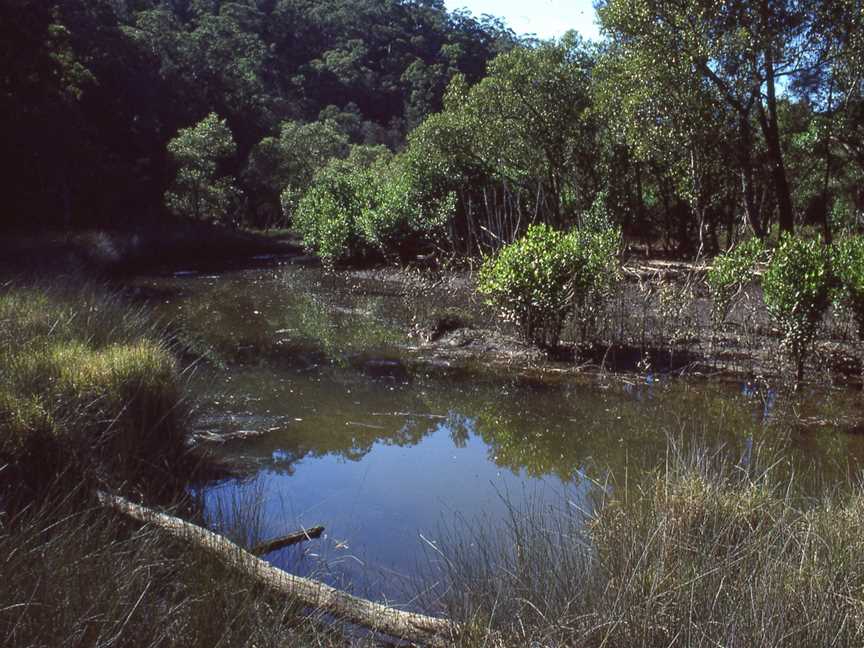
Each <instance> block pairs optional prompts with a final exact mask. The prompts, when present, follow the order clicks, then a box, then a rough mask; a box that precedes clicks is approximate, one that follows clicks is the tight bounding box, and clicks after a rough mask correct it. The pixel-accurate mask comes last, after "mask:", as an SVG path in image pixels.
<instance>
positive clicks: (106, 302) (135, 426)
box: [0, 286, 185, 492]
mask: <svg viewBox="0 0 864 648" xmlns="http://www.w3.org/2000/svg"><path fill="white" fill-rule="evenodd" d="M165 340H166V338H165V336H164V335H163V331H162V330H161V329H160V328H159V327H158V326H157V325H156V324H154V323H153V321H152V320H151V319H150V318H148V317H147V316H146V315H145V313H143V312H142V311H141V310H140V309H136V308H130V306H129V305H128V304H126V303H124V302H123V301H122V300H121V299H120V298H119V297H118V296H116V295H112V294H106V293H105V292H104V291H100V290H97V289H95V288H86V287H85V288H84V289H80V288H79V289H77V290H75V291H74V292H73V291H72V290H71V289H70V290H64V289H57V288H53V289H46V288H42V287H32V286H22V287H15V286H6V287H4V288H2V289H0V465H3V464H6V465H7V466H8V467H7V476H11V477H14V481H15V482H17V483H16V490H18V491H21V490H22V489H23V490H24V491H30V492H38V491H39V490H40V489H41V485H44V484H47V483H49V482H52V481H53V478H54V477H55V476H56V475H58V474H60V473H64V474H66V475H75V478H77V479H81V478H94V479H97V480H100V481H103V482H104V481H112V480H113V481H123V482H127V481H134V480H135V479H136V478H139V477H142V476H143V475H144V473H145V472H146V473H148V474H149V477H150V479H153V478H154V477H155V475H158V473H159V471H160V470H161V469H165V470H167V468H168V466H171V465H175V464H176V462H177V459H178V457H179V456H180V455H182V454H183V452H184V433H185V428H184V408H183V406H182V389H181V385H180V378H179V372H178V367H177V364H176V362H175V359H174V356H173V354H172V353H171V350H170V349H169V348H168V345H167V343H166V342H165ZM13 473H14V475H13ZM6 481H7V483H8V481H9V480H6Z"/></svg>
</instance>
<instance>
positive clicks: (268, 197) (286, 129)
mask: <svg viewBox="0 0 864 648" xmlns="http://www.w3.org/2000/svg"><path fill="white" fill-rule="evenodd" d="M347 154H348V138H347V137H346V136H345V135H344V134H342V133H341V132H339V131H338V130H337V129H336V128H335V127H334V126H333V125H332V124H330V123H325V122H312V123H310V124H301V123H299V122H293V121H291V122H284V123H283V124H282V126H281V128H280V132H279V137H266V138H264V139H263V140H261V141H260V142H259V143H258V144H257V145H256V146H255V148H253V149H252V151H251V153H250V154H249V160H248V161H247V163H246V169H245V171H244V174H243V180H244V183H245V185H246V186H247V187H248V188H249V189H250V190H251V192H252V195H253V196H254V200H255V206H254V208H253V209H254V217H253V222H254V223H255V224H264V225H269V224H273V223H274V222H275V221H276V214H277V213H278V212H279V211H280V209H279V207H280V206H281V212H282V214H283V215H284V219H285V221H290V219H291V217H292V215H293V213H294V210H295V209H296V207H297V201H298V200H299V197H300V196H302V195H303V193H304V192H305V191H306V190H307V189H308V188H309V185H310V184H311V183H312V179H313V178H314V177H315V174H316V173H317V172H318V171H319V170H321V169H322V168H324V166H326V164H327V163H328V162H329V161H330V160H331V159H333V158H344V157H345V156H346V155H347ZM262 212H263V213H262Z"/></svg>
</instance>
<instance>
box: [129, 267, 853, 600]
mask: <svg viewBox="0 0 864 648" xmlns="http://www.w3.org/2000/svg"><path fill="white" fill-rule="evenodd" d="M140 287H141V288H142V289H143V290H145V291H146V294H147V295H149V297H150V299H151V301H152V302H154V304H156V305H158V308H159V309H160V310H161V312H162V313H163V315H164V316H166V317H167V318H170V319H171V320H172V321H174V322H176V323H177V324H178V325H179V327H180V328H182V330H184V331H185V333H184V335H186V336H187V338H188V342H189V344H190V346H192V347H193V348H194V350H195V351H196V353H199V354H202V355H203V356H204V357H205V360H203V361H201V362H199V363H197V364H196V366H195V367H194V368H193V369H192V370H191V371H190V378H189V380H190V385H191V387H192V391H193V393H194V395H195V399H196V402H197V403H198V405H197V408H198V411H197V416H196V426H197V429H198V432H199V434H200V435H201V436H202V437H205V438H211V439H221V438H224V437H226V436H228V437H231V436H232V435H233V436H239V437H240V438H234V439H233V440H227V441H222V442H219V443H216V442H210V443H211V444H212V447H213V449H214V452H216V453H217V454H218V455H220V456H221V457H222V458H224V459H227V460H229V461H230V462H231V463H232V464H233V465H235V466H237V467H238V470H239V473H240V475H242V476H239V477H237V478H233V479H229V480H224V481H222V482H219V483H216V484H211V485H209V486H208V487H207V488H206V489H205V490H204V501H205V505H206V509H207V511H208V514H209V515H210V518H211V520H212V523H213V525H214V526H218V527H221V528H222V529H223V530H224V531H225V532H227V533H231V531H232V526H235V524H236V525H239V526H242V527H243V528H244V529H246V530H247V532H249V531H250V530H251V531H252V532H254V535H255V536H256V537H255V538H251V539H253V540H254V539H269V538H271V537H275V536H279V535H283V534H285V533H287V532H290V531H294V530H297V529H300V528H304V527H311V526H315V525H323V526H324V527H325V528H326V532H325V534H324V536H323V537H322V538H321V539H318V540H313V541H311V542H309V543H306V544H305V545H303V546H302V547H300V548H296V547H295V548H287V549H284V550H281V551H278V552H274V553H272V554H270V555H269V556H268V557H267V558H268V560H271V561H273V562H274V563H276V564H278V565H281V566H285V567H286V568H288V569H290V570H291V571H292V572H294V573H301V574H311V575H314V576H315V577H317V578H321V579H322V580H325V581H327V582H330V583H332V584H335V585H338V586H340V587H344V588H347V589H350V590H351V591H354V592H355V593H359V594H362V595H365V596H369V597H371V598H375V599H379V600H387V601H390V602H397V603H400V604H403V605H406V606H409V607H422V605H420V604H419V603H416V602H415V601H413V599H412V596H413V595H414V594H415V593H416V592H417V591H418V590H421V589H422V588H423V587H426V586H428V587H434V573H435V566H436V564H437V562H438V561H439V560H442V559H443V558H442V554H441V553H440V552H441V551H444V552H445V553H446V546H447V542H448V541H450V540H452V539H453V538H454V537H456V536H458V535H459V533H460V529H461V530H462V531H464V530H466V529H471V528H472V527H474V528H476V527H477V526H478V525H486V526H495V525H504V524H506V523H507V519H508V516H509V515H510V514H511V512H512V510H513V509H517V510H518V509H519V508H520V507H524V506H535V507H536V506H541V507H545V508H546V509H547V510H549V511H551V512H553V514H561V515H568V514H577V513H580V514H581V513H584V512H590V510H591V507H592V506H594V505H595V503H596V502H597V501H598V500H599V499H600V498H602V497H603V496H604V495H605V494H608V493H611V492H615V491H616V490H617V491H621V490H622V489H628V488H637V487H638V484H639V482H640V480H642V479H644V478H645V476H646V475H649V474H651V473H652V472H653V471H656V470H658V469H659V468H660V467H662V466H663V465H665V463H666V462H667V461H669V459H670V451H671V450H670V447H671V446H670V443H674V444H676V445H677V446H688V445H692V446H700V447H709V448H722V452H723V453H725V454H726V455H728V457H729V458H730V460H731V461H733V462H735V463H737V464H738V465H739V466H741V468H742V469H747V467H748V466H749V464H750V462H751V460H752V454H753V452H754V451H758V452H761V453H762V454H763V455H764V456H768V457H770V456H772V453H778V452H780V450H781V449H782V454H783V456H784V457H785V459H784V461H782V462H781V463H779V464H778V465H777V467H776V468H775V470H777V471H786V472H789V473H792V472H794V473H795V475H796V479H795V483H796V484H798V485H799V487H801V488H805V489H808V490H819V489H825V488H832V487H834V485H835V484H840V483H844V482H845V481H847V479H848V475H849V474H851V473H853V472H854V471H856V470H857V469H858V466H859V464H860V461H861V460H862V459H864V438H862V436H861V435H858V434H854V433H852V432H853V431H852V430H850V424H849V423H848V422H847V421H848V420H850V417H849V416H847V414H848V413H849V412H851V411H855V410H857V409H858V407H859V406H860V405H859V400H858V399H859V398H860V396H859V395H858V394H854V393H850V392H847V391H842V390H827V389H819V390H810V391H805V392H804V393H803V394H796V395H794V397H793V396H787V395H783V394H782V393H779V392H777V391H775V390H774V389H772V388H771V387H770V386H768V385H764V384H762V385H753V384H743V385H742V384H741V383H740V382H739V383H735V382H730V381H724V382H721V381H707V380H704V379H703V380H699V381H687V380H683V379H672V378H669V377H665V376H657V375H651V374H648V375H630V376H626V377H625V376H609V375H603V374H599V373H596V372H595V373H588V374H586V375H584V376H581V377H573V376H571V377H569V378H562V377H560V375H557V374H555V373H550V372H548V371H544V369H549V367H546V366H544V365H543V363H542V362H540V363H539V364H538V363H534V365H535V366H533V367H532V369H531V371H530V372H527V371H522V370H521V368H520V367H517V368H515V369H514V368H513V367H510V368H506V367H502V366H501V365H496V366H494V367H493V366H488V367H485V366H484V359H483V357H482V356H481V357H480V358H479V359H478V358H476V357H475V358H474V359H473V360H468V361H465V362H464V363H463V364H462V365H460V364H459V363H454V362H453V361H452V358H451V357H450V356H446V358H445V359H442V358H441V357H438V356H439V354H438V350H436V348H435V347H429V346H424V345H423V344H422V343H421V342H420V341H418V339H419V338H418V336H411V335H409V332H410V331H412V330H416V329H417V328H418V326H420V327H422V325H423V323H424V322H426V321H429V320H430V318H432V319H434V317H435V314H436V313H447V314H449V315H452V314H453V313H458V314H459V316H460V317H461V318H462V319H463V320H464V321H465V322H467V323H473V324H476V325H478V326H482V325H483V324H484V319H485V318H489V317H490V313H488V312H487V311H485V310H484V309H483V308H482V307H480V306H478V305H477V304H473V303H471V300H470V292H468V291H466V292H464V293H460V292H459V291H458V290H453V288H452V286H450V287H448V286H439V287H435V286H431V287H429V286H427V287H421V288H420V289H417V288H416V287H415V288H410V289H406V287H405V284H404V282H401V283H400V282H395V281H387V280H386V279H384V280H382V279H381V278H380V277H377V278H376V277H371V276H370V277H363V276H362V275H360V276H358V275H354V276H351V277H342V278H332V277H328V276H326V275H324V274H323V273H322V272H321V271H320V270H315V269H306V268H297V267H282V268H278V267H277V268H269V269H253V270H240V271H236V272H231V273H225V274H221V275H201V274H196V273H182V274H181V275H178V276H173V277H167V278H155V279H147V280H142V281H141V285H140ZM853 418H854V417H853ZM238 433H240V434H238ZM670 440H671V441H670ZM778 456H779V455H778ZM247 539H250V538H247Z"/></svg>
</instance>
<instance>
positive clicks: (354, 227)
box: [294, 156, 454, 265]
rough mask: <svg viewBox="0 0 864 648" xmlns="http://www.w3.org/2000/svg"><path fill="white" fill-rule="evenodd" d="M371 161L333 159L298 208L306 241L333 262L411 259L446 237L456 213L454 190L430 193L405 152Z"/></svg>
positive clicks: (296, 220)
mask: <svg viewBox="0 0 864 648" xmlns="http://www.w3.org/2000/svg"><path fill="white" fill-rule="evenodd" d="M370 161H371V165H369V166H366V165H364V164H363V163H362V161H360V158H359V157H357V158H355V157H351V158H349V159H348V160H336V161H333V162H331V163H330V164H329V165H327V167H325V168H324V169H323V170H322V171H321V172H320V173H319V174H318V175H317V176H316V178H315V181H314V182H313V184H312V186H311V187H310V189H309V191H307V192H306V194H305V195H304V196H303V197H302V199H301V200H300V202H299V204H298V206H297V209H296V211H295V213H294V226H295V228H296V229H297V231H298V232H299V233H300V235H301V237H302V238H303V242H304V244H305V245H306V246H307V247H308V248H309V249H310V250H312V251H314V252H315V253H317V254H318V255H319V256H320V257H321V258H322V260H323V261H324V263H325V264H327V265H332V264H334V263H338V262H345V261H357V260H361V259H364V258H370V257H372V258H376V257H377V258H379V259H380V258H383V259H386V260H388V261H395V260H401V261H406V260H409V259H410V258H411V256H412V255H413V254H416V253H417V252H419V251H420V250H421V249H423V248H424V247H428V246H430V245H431V244H433V243H434V242H435V241H436V240H437V239H438V238H439V237H440V234H441V232H442V231H443V228H444V226H445V224H446V223H447V222H448V220H449V218H450V217H451V215H452V212H453V209H454V199H453V197H452V195H451V194H444V195H443V196H442V197H435V198H429V197H428V196H427V195H424V193H423V192H421V191H420V190H419V188H418V181H417V178H416V176H414V175H413V174H412V173H411V171H410V168H409V167H407V166H406V165H405V164H403V161H402V159H401V158H398V157H397V158H391V157H388V156H377V157H374V156H373V157H372V158H370Z"/></svg>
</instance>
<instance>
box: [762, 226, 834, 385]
mask: <svg viewBox="0 0 864 648" xmlns="http://www.w3.org/2000/svg"><path fill="white" fill-rule="evenodd" d="M831 277H832V273H831V259H830V254H829V252H828V248H827V247H826V246H825V245H824V244H823V243H822V241H821V240H805V239H802V238H800V237H797V236H792V235H784V236H783V237H782V238H781V240H780V244H779V245H778V246H777V249H776V250H775V251H774V254H773V255H772V256H771V261H770V262H769V263H768V270H767V271H766V272H765V276H764V277H763V279H762V291H763V294H764V298H765V305H766V306H767V307H768V312H769V313H771V315H772V317H773V318H774V319H775V320H776V321H777V323H778V324H779V325H780V329H781V331H782V333H783V346H784V347H785V348H786V350H787V352H788V353H789V354H790V356H791V357H792V359H793V361H794V362H795V366H796V373H797V379H798V380H799V381H800V380H801V378H802V377H803V373H804V359H805V358H806V355H807V353H808V351H809V349H810V346H811V344H812V342H813V338H814V337H815V335H816V329H817V328H818V326H819V323H820V322H821V321H822V317H823V315H824V314H825V311H826V310H827V308H828V304H829V301H830V288H831V282H832V279H831Z"/></svg>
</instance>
